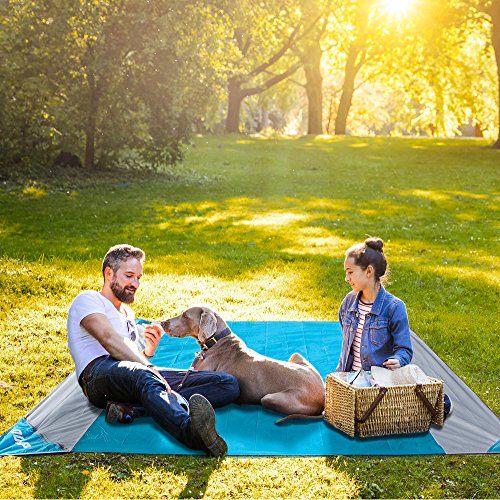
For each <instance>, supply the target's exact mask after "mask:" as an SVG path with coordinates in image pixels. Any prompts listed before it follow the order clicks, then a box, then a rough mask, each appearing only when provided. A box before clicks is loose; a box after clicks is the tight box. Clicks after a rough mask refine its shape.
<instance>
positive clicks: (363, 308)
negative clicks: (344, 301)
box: [351, 300, 373, 371]
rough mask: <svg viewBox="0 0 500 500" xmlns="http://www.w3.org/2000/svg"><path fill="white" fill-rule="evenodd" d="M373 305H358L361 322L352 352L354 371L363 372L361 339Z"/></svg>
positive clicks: (359, 322)
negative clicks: (366, 319) (367, 316)
mask: <svg viewBox="0 0 500 500" xmlns="http://www.w3.org/2000/svg"><path fill="white" fill-rule="evenodd" d="M372 306H373V304H365V303H364V302H361V300H360V301H359V303H358V313H359V321H358V328H356V334H355V335H354V340H353V341H352V352H353V354H354V361H353V362H352V368H351V370H352V371H358V370H361V356H360V348H361V337H362V335H363V326H364V324H365V317H366V315H367V314H368V313H369V312H370V311H371V310H372Z"/></svg>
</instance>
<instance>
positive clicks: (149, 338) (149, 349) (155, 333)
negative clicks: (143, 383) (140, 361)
mask: <svg viewBox="0 0 500 500" xmlns="http://www.w3.org/2000/svg"><path fill="white" fill-rule="evenodd" d="M160 339H161V330H160V327H159V326H156V325H148V326H147V327H146V328H145V329H144V340H145V341H146V347H144V354H145V355H146V356H147V357H149V358H150V357H151V356H153V355H154V353H155V351H156V348H157V347H158V343H159V342H160Z"/></svg>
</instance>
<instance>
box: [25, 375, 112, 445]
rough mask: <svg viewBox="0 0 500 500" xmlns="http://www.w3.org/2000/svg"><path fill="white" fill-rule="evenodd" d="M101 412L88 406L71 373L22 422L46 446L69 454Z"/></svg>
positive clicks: (92, 406) (90, 405)
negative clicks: (59, 448)
mask: <svg viewBox="0 0 500 500" xmlns="http://www.w3.org/2000/svg"><path fill="white" fill-rule="evenodd" d="M49 396H50V397H49ZM101 411H102V409H101V408H97V407H96V406H94V405H92V404H91V403H89V401H88V400H87V398H86V397H85V395H84V394H83V392H82V389H81V388H80V385H79V384H78V381H77V379H76V373H75V372H73V373H71V374H70V375H68V376H67V377H66V378H65V379H64V380H63V381H62V382H61V383H60V384H59V385H58V386H57V387H56V388H55V389H54V390H53V391H52V392H51V393H50V394H49V395H48V396H47V398H45V399H43V400H42V401H41V402H40V403H38V404H37V405H36V406H35V407H34V408H33V409H32V410H31V411H30V412H29V413H28V414H27V415H26V416H25V417H24V419H25V421H26V422H27V423H28V424H30V425H31V427H33V429H34V430H35V432H36V433H37V434H39V435H40V436H41V437H42V438H43V439H44V440H45V441H46V442H50V443H56V444H58V445H59V446H60V447H61V448H62V449H63V450H64V451H71V450H72V449H73V447H74V446H75V444H76V443H78V441H79V440H80V438H81V437H82V436H83V435H84V434H85V432H86V431H87V429H88V428H89V427H90V426H91V425H92V423H93V422H94V420H95V419H96V418H97V417H98V416H99V415H100V413H101Z"/></svg>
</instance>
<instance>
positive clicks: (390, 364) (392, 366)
mask: <svg viewBox="0 0 500 500" xmlns="http://www.w3.org/2000/svg"><path fill="white" fill-rule="evenodd" d="M382 364H383V365H384V366H385V367H386V368H387V369H388V370H396V369H397V368H401V365H400V364H399V361H398V360H397V359H394V358H389V359H386V360H385V361H384V362H383V363H382Z"/></svg>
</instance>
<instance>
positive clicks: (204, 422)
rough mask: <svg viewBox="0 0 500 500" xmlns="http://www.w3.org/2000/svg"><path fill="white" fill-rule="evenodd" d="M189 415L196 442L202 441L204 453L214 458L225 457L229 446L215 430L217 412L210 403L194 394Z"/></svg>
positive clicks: (190, 401)
mask: <svg viewBox="0 0 500 500" xmlns="http://www.w3.org/2000/svg"><path fill="white" fill-rule="evenodd" d="M189 414H190V415H191V429H192V431H193V435H194V438H195V442H200V441H201V443H203V446H202V447H203V449H204V451H206V452H207V453H208V454H209V455H211V456H212V457H222V456H224V455H225V454H226V453H227V444H226V442H225V441H224V439H223V438H222V437H221V436H220V435H219V434H218V433H217V431H216V429H215V412H214V409H213V408H212V405H211V404H210V402H209V401H208V400H207V399H206V398H205V397H204V396H202V395H201V394H193V395H192V396H191V397H190V398H189ZM201 443H200V444H201Z"/></svg>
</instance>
